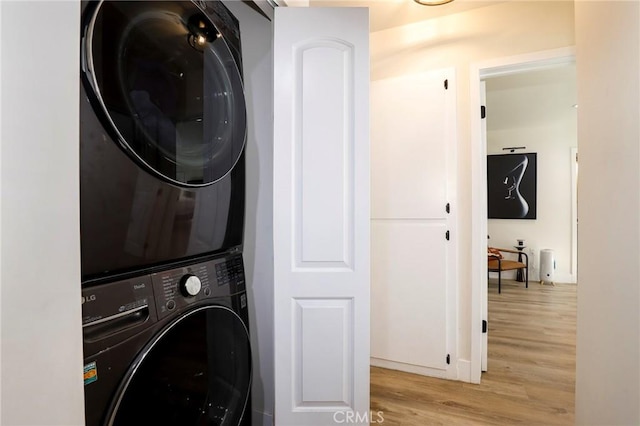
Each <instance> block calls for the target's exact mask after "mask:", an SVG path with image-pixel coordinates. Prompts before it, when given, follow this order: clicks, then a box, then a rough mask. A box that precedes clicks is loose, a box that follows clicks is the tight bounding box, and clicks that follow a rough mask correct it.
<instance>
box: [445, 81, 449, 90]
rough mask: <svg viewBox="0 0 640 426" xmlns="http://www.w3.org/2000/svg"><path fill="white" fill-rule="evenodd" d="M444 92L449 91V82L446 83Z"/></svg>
mask: <svg viewBox="0 0 640 426" xmlns="http://www.w3.org/2000/svg"><path fill="white" fill-rule="evenodd" d="M444 90H449V80H445V81H444Z"/></svg>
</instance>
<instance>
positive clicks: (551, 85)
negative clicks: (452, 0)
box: [486, 64, 578, 282]
mask: <svg viewBox="0 0 640 426" xmlns="http://www.w3.org/2000/svg"><path fill="white" fill-rule="evenodd" d="M575 72H576V70H575V65H574V64H567V65H564V66H559V67H555V68H549V69H543V70H535V71H528V72H525V73H519V74H511V75H506V76H499V77H492V78H488V79H487V80H486V84H487V102H486V104H487V153H488V154H508V153H509V151H503V150H502V148H504V147H510V146H525V147H526V149H525V150H518V151H516V152H517V153H520V152H535V153H537V218H536V219H535V220H524V219H523V220H507V219H489V220H488V231H489V235H490V236H491V239H490V240H489V244H490V245H491V246H495V247H504V248H509V249H512V250H513V246H514V245H516V239H518V238H521V239H524V240H525V245H526V246H527V249H526V251H527V253H529V279H530V280H539V250H541V249H553V251H554V259H555V261H556V266H557V268H556V270H555V276H554V281H555V282H575V276H576V274H575V271H572V269H571V255H572V253H571V251H572V250H571V249H572V247H571V237H572V226H571V225H572V223H571V207H572V198H571V192H572V188H571V186H572V179H571V173H572V168H571V148H572V147H576V146H577V143H578V142H577V121H576V120H577V110H576V108H574V107H573V105H575V104H576V103H577V94H576V76H575ZM503 276H506V277H514V276H515V271H511V272H505V273H504V274H503Z"/></svg>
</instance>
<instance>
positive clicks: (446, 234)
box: [444, 231, 450, 241]
mask: <svg viewBox="0 0 640 426" xmlns="http://www.w3.org/2000/svg"><path fill="white" fill-rule="evenodd" d="M444 237H445V238H446V239H447V241H449V237H450V235H449V231H447V232H446V233H445V234H444Z"/></svg>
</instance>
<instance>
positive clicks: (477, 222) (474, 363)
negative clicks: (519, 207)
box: [470, 48, 575, 383]
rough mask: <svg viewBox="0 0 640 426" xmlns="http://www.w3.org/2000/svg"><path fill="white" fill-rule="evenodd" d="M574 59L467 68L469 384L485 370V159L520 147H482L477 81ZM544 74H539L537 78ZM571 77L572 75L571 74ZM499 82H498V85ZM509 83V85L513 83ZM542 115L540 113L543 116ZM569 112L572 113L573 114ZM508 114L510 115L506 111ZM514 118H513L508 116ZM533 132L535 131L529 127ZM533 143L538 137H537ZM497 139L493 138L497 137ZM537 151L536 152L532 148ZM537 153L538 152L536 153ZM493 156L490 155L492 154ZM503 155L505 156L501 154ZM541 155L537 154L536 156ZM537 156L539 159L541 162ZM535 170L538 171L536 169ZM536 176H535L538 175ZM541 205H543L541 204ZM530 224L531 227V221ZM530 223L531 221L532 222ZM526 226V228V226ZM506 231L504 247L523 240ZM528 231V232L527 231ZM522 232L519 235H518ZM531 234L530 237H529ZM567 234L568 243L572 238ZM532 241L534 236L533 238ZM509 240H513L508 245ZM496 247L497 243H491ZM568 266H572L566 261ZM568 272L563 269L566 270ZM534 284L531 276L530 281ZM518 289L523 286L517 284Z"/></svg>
mask: <svg viewBox="0 0 640 426" xmlns="http://www.w3.org/2000/svg"><path fill="white" fill-rule="evenodd" d="M574 58H575V55H574V51H573V49H572V48H563V49H555V50H551V51H545V52H539V53H534V54H526V55H519V56H514V57H509V58H500V59H496V60H492V61H486V62H483V63H477V64H474V65H473V66H472V67H471V81H470V83H471V111H472V117H471V123H472V194H473V197H472V295H471V318H472V324H471V329H472V341H471V356H472V359H471V381H472V382H475V383H480V379H481V372H482V371H483V370H484V369H485V368H486V363H483V360H486V354H487V337H486V336H487V334H486V333H483V324H486V321H487V320H488V298H487V297H488V290H487V288H488V275H487V270H486V255H485V252H486V247H487V236H488V235H490V232H489V224H488V219H487V154H488V153H492V152H491V150H494V149H498V148H499V149H500V150H502V149H501V148H503V147H511V146H516V145H517V146H522V145H523V144H520V143H513V140H511V141H510V143H509V144H506V145H505V146H500V147H490V145H489V144H488V143H487V140H486V138H484V132H483V122H482V119H481V116H480V114H478V113H477V112H479V111H480V109H481V105H482V102H481V100H482V99H481V95H482V92H481V86H482V82H483V81H486V80H490V79H495V81H498V78H501V77H504V78H505V79H506V80H505V82H509V80H517V78H518V75H524V74H526V73H543V71H545V70H551V69H554V68H558V67H561V66H566V65H570V64H573V63H574V61H575V59H574ZM543 74H544V73H543ZM574 74H575V72H574ZM503 83H504V82H503ZM513 83H514V81H511V84H513ZM568 107H573V105H569V106H568ZM538 108H539V109H542V110H544V105H543V106H542V107H538ZM543 112H544V111H543ZM574 112H575V111H574ZM510 113H511V111H510ZM512 118H514V117H512ZM516 118H517V119H519V120H522V121H523V122H524V123H526V119H527V118H528V117H527V116H526V115H525V116H523V117H516ZM534 127H535V126H534ZM501 133H502V134H500V137H502V138H508V137H509V134H510V133H511V137H513V136H514V135H513V129H510V130H503V131H502V132H501ZM537 138H540V136H539V135H538V136H537ZM498 139H499V138H498ZM502 142H505V139H502V140H501V143H502ZM526 142H527V143H525V144H524V146H527V145H529V146H532V147H533V146H534V145H535V143H538V141H537V140H533V141H526ZM570 148H571V147H567V153H566V156H565V165H566V166H567V173H566V179H567V180H568V181H569V182H568V183H567V186H569V187H570V185H571V183H570V182H571V174H570V171H569V168H570V163H569V162H566V157H568V156H569V152H570ZM535 149H538V148H535ZM540 149H541V148H540ZM494 152H495V151H494ZM507 152H509V151H507ZM540 152H542V151H540ZM542 157H543V156H541V158H542ZM545 157H546V156H545ZM549 165H550V163H548V164H546V165H545V167H544V170H546V167H547V166H549ZM539 170H543V168H542V167H541V168H540V169H539ZM539 173H540V172H539ZM569 193H570V195H569V198H570V199H573V195H571V190H569ZM543 204H544V203H543ZM568 208H569V218H568V219H567V222H569V220H571V219H570V217H571V211H572V208H571V207H570V205H569V207H568ZM537 221H538V220H536V221H535V222H537ZM514 222H524V221H523V220H519V221H514ZM533 222H534V221H532V223H533ZM529 227H531V225H529ZM566 227H567V228H568V230H567V234H573V227H572V226H571V225H570V224H569V223H567V224H566ZM508 228H509V227H507V230H506V231H501V232H503V236H501V237H500V238H505V240H504V242H505V243H510V245H515V244H516V239H524V236H522V235H520V232H521V231H513V230H509V229H508ZM529 231H530V230H529ZM509 232H511V234H512V238H510V239H507V235H509ZM523 232H524V231H523ZM532 235H535V233H534V234H532ZM574 237H575V235H573V236H572V237H571V238H574ZM491 238H492V245H493V244H494V241H495V239H494V236H491ZM534 238H535V237H534ZM511 240H513V241H511ZM537 244H542V245H544V246H546V244H547V243H546V242H545V241H542V242H538V243H537ZM496 245H497V244H496ZM572 247H574V246H573V244H572V243H569V249H568V250H567V251H568V252H569V259H572V258H573V255H572V254H571V253H570V251H571V250H572ZM540 248H546V247H532V249H533V253H534V256H533V257H534V259H533V261H531V260H530V265H531V266H534V265H535V264H536V262H537V256H536V254H537V250H538V249H540ZM570 263H573V262H570ZM568 271H569V270H568ZM570 271H571V272H570V273H569V272H568V274H569V275H571V274H573V275H575V265H573V264H572V265H571V266H570ZM534 279H536V277H534ZM563 281H567V279H563ZM523 287H524V285H523Z"/></svg>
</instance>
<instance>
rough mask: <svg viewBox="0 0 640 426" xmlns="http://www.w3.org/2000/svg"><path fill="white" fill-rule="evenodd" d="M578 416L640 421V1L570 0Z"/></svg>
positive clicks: (582, 420)
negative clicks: (576, 175) (576, 145)
mask: <svg viewBox="0 0 640 426" xmlns="http://www.w3.org/2000/svg"><path fill="white" fill-rule="evenodd" d="M576 41H577V43H576V44H577V51H576V60H577V64H578V68H577V78H578V102H579V105H580V108H579V109H578V137H579V140H580V181H579V189H578V211H579V217H580V223H579V227H580V231H579V232H580V238H579V241H578V245H579V247H578V249H579V250H578V265H579V266H578V268H579V270H578V274H579V276H578V281H579V283H580V284H579V286H578V334H577V359H576V361H577V366H576V424H579V425H604V424H606V425H637V424H640V278H639V277H640V262H638V259H639V257H640V220H639V219H638V218H639V217H640V122H639V120H638V117H640V3H639V2H637V1H633V2H622V1H602V2H588V1H584V2H583V1H579V2H576Z"/></svg>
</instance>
